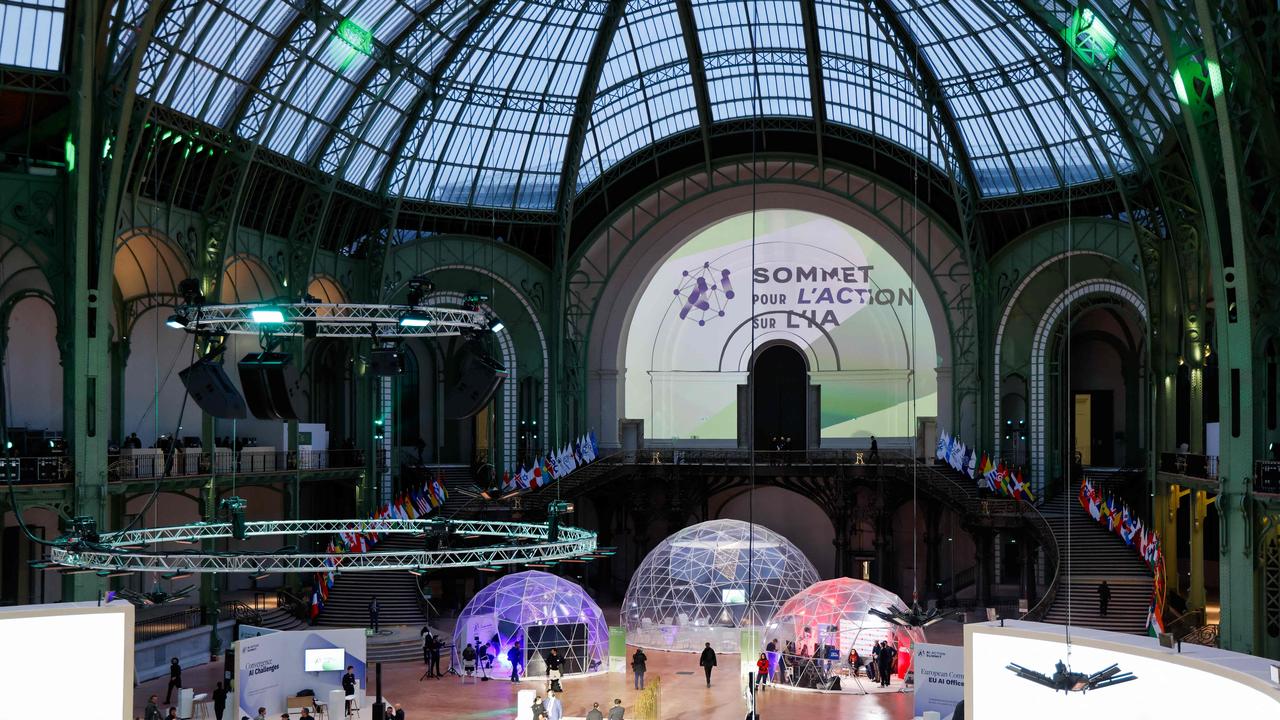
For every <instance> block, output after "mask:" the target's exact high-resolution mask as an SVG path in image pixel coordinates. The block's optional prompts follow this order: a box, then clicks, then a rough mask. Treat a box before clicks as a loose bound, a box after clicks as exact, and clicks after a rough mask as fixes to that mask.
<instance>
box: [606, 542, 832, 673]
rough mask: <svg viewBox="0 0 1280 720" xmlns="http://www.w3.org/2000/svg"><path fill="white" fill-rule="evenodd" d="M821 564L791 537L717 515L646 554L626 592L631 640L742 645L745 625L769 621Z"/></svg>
mask: <svg viewBox="0 0 1280 720" xmlns="http://www.w3.org/2000/svg"><path fill="white" fill-rule="evenodd" d="M817 581H818V571H817V570H815V569H814V568H813V564H812V563H810V562H809V559H808V558H806V557H805V556H804V553H802V552H800V550H799V549H798V548H797V547H796V546H795V545H792V544H791V542H790V541H789V540H787V539H786V538H784V537H782V536H781V535H779V534H778V533H776V532H774V531H772V530H770V529H769V528H767V527H764V526H763V525H760V524H754V525H753V524H749V523H745V522H742V521H741V520H711V521H708V522H704V523H699V524H697V525H692V526H690V527H687V528H685V529H683V530H681V531H680V532H678V533H676V534H674V535H672V536H671V537H668V538H667V539H666V540H663V541H662V542H661V543H658V546H657V547H655V548H654V549H653V550H652V551H650V552H649V554H648V555H647V556H645V559H644V562H642V563H640V567H639V568H637V569H636V571H635V574H634V575H632V576H631V584H630V585H629V586H627V594H626V596H624V597H623V600H622V624H623V625H624V626H626V629H627V641H628V642H630V643H632V644H635V645H640V646H642V647H647V648H655V649H661V650H687V651H695V650H701V649H702V647H703V643H707V642H709V643H711V646H712V647H714V648H715V649H716V650H721V651H725V652H738V645H739V637H740V633H739V631H740V629H741V628H747V627H758V626H761V625H764V624H765V623H766V622H768V621H769V618H771V617H773V614H774V613H775V612H777V610H778V608H780V607H782V604H783V603H784V602H786V601H787V599H788V598H790V597H791V596H792V595H794V594H796V593H797V592H800V591H801V590H803V589H804V588H806V587H808V586H809V585H811V584H813V583H815V582H817Z"/></svg>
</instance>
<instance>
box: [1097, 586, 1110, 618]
mask: <svg viewBox="0 0 1280 720" xmlns="http://www.w3.org/2000/svg"><path fill="white" fill-rule="evenodd" d="M1110 603H1111V587H1110V586H1109V585H1107V581H1106V580H1103V581H1102V584H1101V585H1099V586H1098V616H1099V617H1106V616H1107V605H1109V604H1110Z"/></svg>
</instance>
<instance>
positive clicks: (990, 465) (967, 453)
mask: <svg viewBox="0 0 1280 720" xmlns="http://www.w3.org/2000/svg"><path fill="white" fill-rule="evenodd" d="M936 455H937V458H938V459H939V460H941V461H943V462H945V463H946V464H947V465H949V466H951V469H952V470H955V471H956V472H961V473H964V474H965V475H968V476H969V479H970V480H974V481H976V482H977V484H978V489H980V490H988V491H990V492H993V493H996V494H997V495H1004V496H1006V497H1011V498H1013V499H1015V500H1026V501H1027V502H1031V503H1034V502H1035V501H1036V496H1035V494H1034V493H1032V492H1031V485H1030V484H1029V483H1028V482H1027V480H1026V476H1024V475H1023V474H1022V469H1021V468H1014V467H1013V466H1006V465H1005V463H1004V460H1000V461H999V462H997V461H995V460H992V458H991V456H990V455H988V454H987V453H982V454H981V459H979V453H978V451H977V450H975V449H973V448H971V447H966V446H965V444H964V443H963V442H961V441H960V439H959V438H957V437H955V436H954V435H951V434H950V433H947V432H946V431H945V430H944V431H943V432H942V433H940V434H939V435H938V445H937V452H936Z"/></svg>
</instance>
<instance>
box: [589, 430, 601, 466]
mask: <svg viewBox="0 0 1280 720" xmlns="http://www.w3.org/2000/svg"><path fill="white" fill-rule="evenodd" d="M587 440H588V441H590V442H591V459H592V460H595V459H596V458H598V457H600V445H599V444H598V443H597V442H596V431H595V430H591V431H589V432H588V433H587Z"/></svg>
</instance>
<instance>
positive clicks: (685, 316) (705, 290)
mask: <svg viewBox="0 0 1280 720" xmlns="http://www.w3.org/2000/svg"><path fill="white" fill-rule="evenodd" d="M674 294H675V296H676V297H678V298H680V299H681V300H683V301H684V305H683V306H682V307H681V308H680V319H681V320H693V321H695V322H697V323H698V325H706V324H707V321H708V320H713V319H715V318H718V317H724V309H725V307H726V306H727V305H728V304H729V301H730V300H732V299H733V281H732V280H731V279H730V277H729V269H728V268H717V267H713V266H712V265H711V263H709V262H704V263H702V265H701V266H700V267H697V268H694V269H693V270H685V271H684V272H682V273H681V281H680V287H678V288H676V289H675V291H674Z"/></svg>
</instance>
